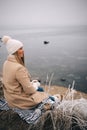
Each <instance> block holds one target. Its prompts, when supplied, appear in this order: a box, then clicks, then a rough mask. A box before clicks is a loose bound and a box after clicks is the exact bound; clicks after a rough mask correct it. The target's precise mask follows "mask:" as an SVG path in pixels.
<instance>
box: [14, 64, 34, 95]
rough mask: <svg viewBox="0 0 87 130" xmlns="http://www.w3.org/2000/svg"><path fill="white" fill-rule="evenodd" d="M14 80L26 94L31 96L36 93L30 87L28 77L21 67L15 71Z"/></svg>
mask: <svg viewBox="0 0 87 130" xmlns="http://www.w3.org/2000/svg"><path fill="white" fill-rule="evenodd" d="M16 79H17V81H18V82H19V83H20V84H21V85H22V87H23V90H24V91H25V93H26V94H33V93H35V92H36V89H35V88H34V87H33V86H32V84H31V82H30V77H29V74H28V71H27V69H26V68H25V67H23V66H22V67H20V68H18V69H17V71H16Z"/></svg>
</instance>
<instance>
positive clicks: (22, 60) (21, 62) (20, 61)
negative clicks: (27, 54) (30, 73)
mask: <svg viewBox="0 0 87 130" xmlns="http://www.w3.org/2000/svg"><path fill="white" fill-rule="evenodd" d="M13 55H14V56H15V58H16V60H17V62H18V63H20V64H21V65H23V66H25V63H24V56H23V57H21V58H19V56H18V53H17V51H16V52H15V53H13Z"/></svg>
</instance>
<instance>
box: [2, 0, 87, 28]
mask: <svg viewBox="0 0 87 130" xmlns="http://www.w3.org/2000/svg"><path fill="white" fill-rule="evenodd" d="M0 25H12V26H14V25H87V0H0Z"/></svg>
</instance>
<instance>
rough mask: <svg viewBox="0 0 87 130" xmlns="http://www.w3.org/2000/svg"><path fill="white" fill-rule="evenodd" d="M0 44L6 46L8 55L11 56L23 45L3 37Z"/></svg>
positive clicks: (8, 37)
mask: <svg viewBox="0 0 87 130" xmlns="http://www.w3.org/2000/svg"><path fill="white" fill-rule="evenodd" d="M2 42H3V43H4V44H5V45H6V48H7V51H8V54H13V53H15V52H16V51H17V50H18V49H20V48H21V47H23V43H22V42H20V41H18V40H15V39H12V38H11V37H10V36H3V37H2Z"/></svg>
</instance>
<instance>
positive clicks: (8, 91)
mask: <svg viewBox="0 0 87 130" xmlns="http://www.w3.org/2000/svg"><path fill="white" fill-rule="evenodd" d="M3 83H4V87H3V90H4V97H5V98H6V100H7V102H8V105H9V106H10V107H12V108H21V109H27V108H31V107H33V106H35V105H37V104H38V103H40V102H41V101H42V100H43V99H45V98H47V97H48V95H47V94H46V93H45V92H39V91H36V90H35V88H34V87H33V86H32V84H31V82H30V75H29V73H28V70H27V69H26V68H25V67H24V66H23V65H21V64H19V63H18V62H17V61H16V59H15V56H14V55H9V56H8V58H7V60H6V61H5V63H4V65H3Z"/></svg>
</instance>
